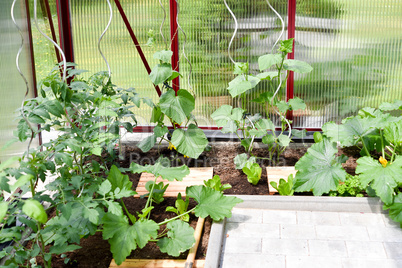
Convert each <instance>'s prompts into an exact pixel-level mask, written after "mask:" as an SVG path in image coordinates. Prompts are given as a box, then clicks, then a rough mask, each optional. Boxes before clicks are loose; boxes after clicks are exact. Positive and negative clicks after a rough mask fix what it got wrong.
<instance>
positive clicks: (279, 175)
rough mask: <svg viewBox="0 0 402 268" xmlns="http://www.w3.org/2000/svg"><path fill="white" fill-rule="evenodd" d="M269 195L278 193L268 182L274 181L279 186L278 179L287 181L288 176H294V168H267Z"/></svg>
mask: <svg viewBox="0 0 402 268" xmlns="http://www.w3.org/2000/svg"><path fill="white" fill-rule="evenodd" d="M267 174H268V189H269V194H275V193H277V192H278V191H277V190H276V189H275V188H274V187H272V186H271V184H270V182H271V181H275V182H276V183H278V184H279V180H280V179H284V180H286V181H287V180H288V177H289V175H290V174H293V176H295V175H296V169H295V167H267Z"/></svg>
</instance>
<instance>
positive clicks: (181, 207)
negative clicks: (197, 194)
mask: <svg viewBox="0 0 402 268" xmlns="http://www.w3.org/2000/svg"><path fill="white" fill-rule="evenodd" d="M189 203H190V199H189V197H188V196H186V201H184V200H183V199H182V197H181V193H179V194H178V195H177V200H176V202H175V206H176V207H171V206H169V207H167V208H166V211H170V212H174V213H176V214H177V215H182V214H184V213H185V212H187V210H188V204H189ZM180 219H181V220H182V221H186V222H188V221H189V220H190V215H188V214H184V215H183V216H181V217H180Z"/></svg>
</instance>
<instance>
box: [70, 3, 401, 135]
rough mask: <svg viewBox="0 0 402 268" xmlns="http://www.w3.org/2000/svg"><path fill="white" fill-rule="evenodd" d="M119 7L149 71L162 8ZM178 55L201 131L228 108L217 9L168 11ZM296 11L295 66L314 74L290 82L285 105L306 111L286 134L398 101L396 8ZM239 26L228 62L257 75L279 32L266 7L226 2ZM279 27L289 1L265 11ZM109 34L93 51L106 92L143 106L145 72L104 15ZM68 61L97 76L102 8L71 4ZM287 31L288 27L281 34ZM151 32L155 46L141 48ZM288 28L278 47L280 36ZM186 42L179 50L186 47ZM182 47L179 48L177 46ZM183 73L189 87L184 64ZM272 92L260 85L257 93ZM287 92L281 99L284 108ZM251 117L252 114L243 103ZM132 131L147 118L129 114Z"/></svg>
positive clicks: (223, 27) (227, 19)
mask: <svg viewBox="0 0 402 268" xmlns="http://www.w3.org/2000/svg"><path fill="white" fill-rule="evenodd" d="M161 2H162V5H163V8H164V9H165V10H166V16H167V17H166V20H165V23H164V25H163V27H162V33H163V35H164V37H165V41H166V43H165V42H164V41H163V39H162V36H161V34H160V32H159V29H160V27H161V23H162V21H163V19H164V12H163V8H162V7H161V6H160V4H159V2H158V1H149V0H143V1H129V0H124V1H121V4H122V7H123V9H124V10H125V12H126V14H127V17H128V19H129V21H130V23H131V26H132V27H133V30H134V32H135V34H136V36H137V38H138V39H139V43H140V44H141V46H142V48H143V50H144V52H145V55H146V58H147V60H148V62H149V65H150V66H151V68H152V67H153V66H154V65H155V64H156V63H157V62H156V60H155V59H153V57H152V54H153V53H154V52H156V51H158V50H161V49H164V48H170V18H169V4H170V3H169V1H168V0H164V1H161ZM177 2H178V23H179V25H180V26H181V27H182V29H183V30H184V32H185V35H186V36H185V35H184V34H183V33H182V32H181V31H178V32H176V33H175V34H177V35H178V36H179V45H180V49H179V52H180V62H179V68H180V72H181V73H182V74H183V78H182V79H180V87H182V88H186V89H191V88H192V89H193V91H194V94H195V95H196V102H197V103H196V104H197V106H196V112H195V115H196V117H197V119H198V121H199V124H200V125H209V126H210V125H214V123H213V121H212V120H211V119H210V117H209V115H210V114H211V113H212V112H213V111H214V110H215V109H216V108H217V107H219V106H221V105H223V104H232V105H233V104H234V105H236V103H237V100H235V101H234V102H233V100H232V98H231V97H230V95H229V94H228V91H227V90H226V88H227V85H228V82H229V81H231V80H232V79H233V78H234V75H233V74H232V70H233V64H232V63H231V61H230V60H229V57H228V45H229V41H230V39H231V36H232V34H233V31H234V25H235V24H234V20H233V18H232V17H231V15H230V13H229V11H228V10H227V9H226V7H225V5H224V2H223V0H203V1H189V0H186V1H180V0H179V1H177ZM289 2H295V3H296V4H295V7H291V8H295V10H296V13H295V14H296V16H295V44H296V45H295V59H300V60H303V61H306V62H308V63H310V64H311V65H312V66H313V67H314V70H313V72H311V73H309V74H307V75H295V79H294V96H297V97H300V98H303V99H304V100H305V101H306V103H307V107H308V108H307V110H306V111H303V112H300V111H299V112H295V115H294V122H293V125H294V126H295V127H301V128H320V127H321V126H322V124H323V123H325V122H327V121H330V120H335V121H339V120H340V119H341V118H342V117H344V116H347V115H350V114H353V113H355V112H356V111H357V110H358V109H359V108H361V107H364V106H377V105H378V104H380V103H381V102H382V101H393V100H394V99H401V98H402V82H401V80H402V60H401V59H402V55H401V49H402V34H401V33H402V1H395V0H393V1H391V0H381V1H380V0H353V1H350V0H309V1H307V0H304V1H303V0H298V1H289ZM227 3H228V5H229V7H230V8H231V9H232V10H233V13H234V14H235V16H236V17H237V20H238V32H237V35H236V36H235V38H234V42H233V44H232V47H231V50H230V51H231V54H232V56H233V58H234V60H235V61H238V62H246V61H248V62H249V63H250V66H251V67H252V68H251V69H252V70H253V71H257V70H256V69H257V59H258V57H259V56H261V55H263V54H266V53H270V52H271V47H272V45H273V43H274V42H275V40H276V38H277V37H278V35H279V32H280V28H281V26H280V22H279V19H278V17H277V16H275V14H274V13H273V12H272V11H271V10H270V9H269V7H268V5H267V3H266V1H265V0H228V1H227ZM271 4H272V5H273V7H274V8H275V9H276V10H277V11H278V12H279V14H280V15H281V16H282V17H283V18H284V20H285V22H286V24H287V21H288V19H289V18H288V1H287V0H281V1H279V0H276V1H271ZM113 8H114V13H113V15H114V17H113V21H112V26H111V28H110V29H109V31H108V32H107V34H106V35H105V37H104V40H103V41H102V49H103V51H104V53H105V55H106V57H107V58H108V60H109V61H110V65H111V68H112V73H113V82H114V83H115V84H117V85H119V86H121V87H134V88H136V89H137V91H138V92H139V93H140V94H141V95H142V96H148V97H151V98H152V99H153V100H154V101H157V94H156V92H155V89H154V88H153V86H152V84H151V82H150V80H149V78H148V75H147V73H146V71H145V68H144V66H143V63H142V62H141V60H140V58H139V56H138V53H137V51H136V50H135V47H134V45H133V42H132V41H131V39H130V36H129V34H128V32H127V30H126V28H125V26H124V24H123V21H122V19H121V17H120V15H119V13H118V11H117V9H116V8H115V5H113ZM71 10H72V25H73V27H72V28H73V37H74V49H75V60H76V62H77V63H78V64H79V66H80V68H83V69H87V70H90V71H92V72H94V71H100V70H105V68H106V67H105V63H104V62H103V60H102V58H101V56H100V55H99V53H98V51H97V48H96V44H97V40H98V38H99V35H100V34H101V32H102V30H103V29H104V27H105V25H106V24H107V21H108V19H109V17H108V7H107V4H106V1H84V0H80V1H77V0H71ZM286 26H287V25H286ZM150 30H152V31H153V32H154V33H155V35H156V38H155V42H154V45H153V46H152V47H148V46H146V45H145V44H146V43H147V40H148V32H149V31H150ZM287 30H288V28H287V27H286V31H285V34H284V38H287V36H288V31H287ZM185 37H186V40H185ZM185 41H186V42H185ZM183 49H184V51H185V54H186V55H187V57H188V59H189V61H190V62H191V64H192V72H191V76H190V84H189V81H188V74H189V71H190V68H189V64H188V62H187V61H186V59H185V57H184V54H183ZM266 90H271V88H270V87H269V85H268V83H265V84H261V85H259V86H258V88H256V89H255V90H254V91H253V92H251V94H249V95H247V100H248V101H249V100H251V99H253V98H255V97H256V94H257V93H258V92H262V91H266ZM285 94H286V92H285V91H283V92H281V96H282V98H285ZM248 109H249V111H250V112H251V113H255V112H259V111H261V110H262V109H261V107H259V106H258V105H257V104H253V103H251V102H249V107H248ZM137 114H138V117H139V119H140V122H141V124H148V123H149V118H150V110H149V109H148V108H147V107H145V106H144V108H142V109H141V110H140V111H137Z"/></svg>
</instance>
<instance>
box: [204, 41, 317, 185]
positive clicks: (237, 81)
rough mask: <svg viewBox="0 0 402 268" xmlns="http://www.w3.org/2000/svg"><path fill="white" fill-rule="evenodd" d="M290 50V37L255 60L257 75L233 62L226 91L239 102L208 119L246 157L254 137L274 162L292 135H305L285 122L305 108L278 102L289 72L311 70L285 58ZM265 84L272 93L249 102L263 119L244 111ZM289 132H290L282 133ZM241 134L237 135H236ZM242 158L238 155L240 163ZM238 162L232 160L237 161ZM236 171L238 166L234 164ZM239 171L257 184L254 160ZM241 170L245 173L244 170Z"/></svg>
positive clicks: (295, 101)
mask: <svg viewBox="0 0 402 268" xmlns="http://www.w3.org/2000/svg"><path fill="white" fill-rule="evenodd" d="M292 50H293V38H291V39H288V40H284V41H281V42H280V46H279V48H278V51H277V53H275V54H266V55H263V56H261V57H259V59H258V67H259V70H260V73H258V74H256V75H253V74H250V66H249V64H248V63H236V64H235V67H234V74H235V75H237V76H236V78H234V79H233V80H232V81H231V82H229V87H228V88H227V89H228V91H229V93H230V95H231V96H232V97H233V98H234V99H236V100H238V101H237V103H239V105H238V107H233V106H230V105H222V106H221V107H219V108H218V109H217V110H216V111H215V112H213V113H212V115H211V117H212V119H213V120H215V122H216V124H217V126H218V127H221V128H222V129H221V131H222V133H234V134H235V135H237V137H238V139H239V140H240V143H241V145H242V146H243V147H244V149H245V151H246V154H245V156H246V158H251V157H254V155H253V147H254V143H255V138H257V137H260V138H262V143H263V144H266V145H267V146H268V157H267V158H266V159H269V160H270V161H272V160H274V158H273V156H274V155H277V159H279V156H280V155H281V153H283V151H284V150H285V149H286V147H287V146H288V145H289V143H290V142H291V137H292V135H295V136H300V137H302V136H303V135H305V132H303V131H298V130H291V129H290V123H291V122H290V121H288V120H287V119H286V113H287V112H288V111H294V110H299V109H305V108H306V105H305V103H304V102H303V100H301V99H300V98H297V97H296V98H293V99H290V100H289V101H287V102H286V101H284V100H281V99H280V98H279V97H278V92H279V91H280V90H281V89H282V88H283V87H284V85H285V84H286V80H287V78H288V75H289V72H288V71H294V72H296V73H300V74H306V73H309V72H311V71H312V67H311V66H310V65H309V64H307V63H305V62H302V61H299V60H292V59H286V57H287V55H288V54H289V53H291V52H292ZM263 82H268V83H269V85H270V88H271V91H267V92H263V93H261V94H260V95H259V96H258V97H257V98H256V99H253V100H252V101H253V102H255V103H259V104H261V105H262V106H263V107H264V114H265V117H267V118H264V117H263V116H262V115H261V114H255V115H251V114H249V112H248V111H247V109H246V96H247V94H249V93H250V92H251V91H252V90H253V89H254V88H255V87H256V86H257V85H258V84H260V83H263ZM272 112H276V114H277V116H278V118H279V122H280V123H279V125H280V131H279V133H277V132H276V131H275V129H276V126H275V124H274V122H273V121H272V120H271V119H270V118H268V116H269V114H270V113H272ZM286 130H288V131H289V132H290V133H289V134H285V131H286ZM239 132H240V133H239ZM245 156H241V158H242V161H243V160H244V158H245ZM236 161H237V160H235V162H236ZM243 162H244V161H243ZM236 166H237V168H238V165H236ZM240 166H241V167H240V168H239V169H243V168H244V167H245V166H246V172H245V173H246V174H247V176H248V180H249V181H250V182H251V183H253V184H257V183H258V181H259V179H260V177H261V174H259V173H260V171H259V168H257V166H259V165H258V164H257V163H256V162H255V158H251V159H249V160H248V164H244V165H240ZM243 171H244V170H243Z"/></svg>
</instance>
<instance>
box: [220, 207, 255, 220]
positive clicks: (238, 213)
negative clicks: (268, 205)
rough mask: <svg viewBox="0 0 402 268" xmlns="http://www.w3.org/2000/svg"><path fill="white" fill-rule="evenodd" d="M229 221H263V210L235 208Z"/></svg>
mask: <svg viewBox="0 0 402 268" xmlns="http://www.w3.org/2000/svg"><path fill="white" fill-rule="evenodd" d="M227 222H253V223H262V210H259V209H242V208H234V209H233V210H232V217H231V218H229V219H227Z"/></svg>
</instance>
